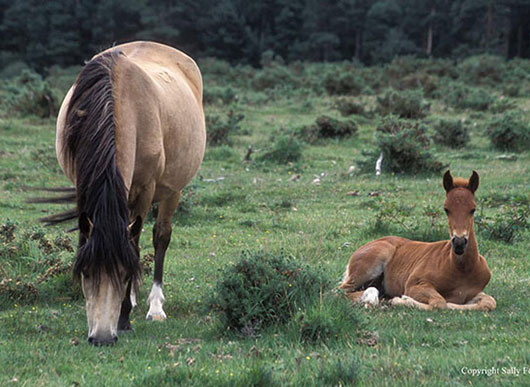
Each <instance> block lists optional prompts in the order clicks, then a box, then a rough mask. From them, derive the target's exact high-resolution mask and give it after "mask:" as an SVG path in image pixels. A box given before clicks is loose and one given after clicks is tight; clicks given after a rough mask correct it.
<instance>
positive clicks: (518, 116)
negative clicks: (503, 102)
mask: <svg viewBox="0 0 530 387" xmlns="http://www.w3.org/2000/svg"><path fill="white" fill-rule="evenodd" d="M486 133H487V135H488V136H489V138H490V140H491V143H492V144H493V146H494V147H495V148H497V149H500V150H510V151H522V150H525V149H528V148H529V147H530V122H529V119H528V117H527V115H526V114H524V113H523V112H521V111H519V110H514V111H509V112H507V113H505V114H503V115H500V116H497V117H494V118H492V119H491V120H490V121H489V122H488V123H487V127H486Z"/></svg>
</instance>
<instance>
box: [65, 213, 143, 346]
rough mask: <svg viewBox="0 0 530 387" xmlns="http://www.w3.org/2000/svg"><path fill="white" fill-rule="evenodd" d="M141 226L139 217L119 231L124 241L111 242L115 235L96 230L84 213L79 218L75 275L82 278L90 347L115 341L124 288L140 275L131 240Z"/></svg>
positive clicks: (134, 247) (135, 250) (124, 293)
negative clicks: (123, 235)
mask: <svg viewBox="0 0 530 387" xmlns="http://www.w3.org/2000/svg"><path fill="white" fill-rule="evenodd" d="M141 227H142V221H141V218H140V217H138V218H137V219H136V221H135V222H134V223H132V224H131V225H130V226H129V227H128V228H127V230H122V232H123V234H126V238H118V240H113V239H115V238H113V237H114V235H109V234H108V233H105V232H104V231H102V230H100V229H98V226H97V224H96V225H94V224H93V223H92V221H91V220H90V219H89V217H88V216H87V215H86V213H82V214H81V215H80V217H79V231H80V236H79V249H78V252H77V258H76V263H75V266H74V275H75V276H76V277H78V278H80V279H81V286H82V288H83V294H84V296H85V300H86V313H87V320H88V342H89V343H90V344H93V345H108V344H114V343H115V342H116V341H117V340H118V335H117V326H118V319H119V316H120V310H121V304H122V301H123V300H124V297H125V295H126V290H127V286H129V285H130V284H131V282H135V281H136V280H137V278H138V275H139V269H138V260H139V251H138V247H137V246H136V243H135V242H134V238H135V236H138V235H139V233H140V231H141ZM119 239H122V240H125V241H126V242H125V243H124V242H123V241H122V242H120V240H119ZM103 241H105V242H106V243H105V242H103ZM109 246H112V247H111V248H109ZM109 250H110V251H109Z"/></svg>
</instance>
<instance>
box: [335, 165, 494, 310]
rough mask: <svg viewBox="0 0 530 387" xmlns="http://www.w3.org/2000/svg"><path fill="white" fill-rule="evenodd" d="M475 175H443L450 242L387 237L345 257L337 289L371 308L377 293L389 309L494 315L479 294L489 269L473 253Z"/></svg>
mask: <svg viewBox="0 0 530 387" xmlns="http://www.w3.org/2000/svg"><path fill="white" fill-rule="evenodd" d="M478 185H479V176H478V174H477V172H475V171H473V174H472V175H471V177H470V178H469V179H468V180H466V179H462V178H456V179H453V177H452V176H451V173H450V172H449V171H447V172H446V173H445V174H444V176H443V187H444V188H445V191H446V199H445V206H444V209H445V212H446V214H447V217H448V222H449V234H450V237H451V239H450V240H448V241H440V242H434V243H426V242H417V241H411V240H409V239H405V238H400V237H395V236H387V237H384V238H380V239H377V240H375V241H372V242H369V243H367V244H365V245H364V246H362V247H360V248H359V249H358V250H357V251H355V252H354V253H353V255H352V256H351V258H350V260H349V262H348V265H347V267H346V273H345V275H344V280H343V282H342V284H341V285H340V288H342V289H344V290H345V291H346V294H347V296H348V298H350V299H351V300H352V301H359V302H364V303H366V304H377V303H378V301H379V298H378V296H379V293H380V292H381V293H382V294H383V295H384V296H386V297H389V298H390V297H393V299H392V304H393V305H408V306H412V307H416V308H419V309H424V310H430V309H445V308H447V309H474V310H487V311H489V310H494V309H495V306H496V303H495V299H494V298H493V297H491V296H489V295H487V294H485V293H484V292H483V289H484V287H485V286H486V285H487V284H488V282H489V280H490V276H491V274H490V270H489V268H488V264H487V263H486V260H485V259H484V257H483V256H482V255H480V254H479V252H478V246H477V241H476V239H475V232H474V230H473V214H474V212H475V207H476V204H475V191H476V190H477V188H478Z"/></svg>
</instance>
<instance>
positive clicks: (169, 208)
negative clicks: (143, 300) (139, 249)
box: [146, 192, 180, 320]
mask: <svg viewBox="0 0 530 387" xmlns="http://www.w3.org/2000/svg"><path fill="white" fill-rule="evenodd" d="M179 200H180V192H179V193H177V194H175V195H173V196H171V197H170V198H168V199H166V200H163V201H161V202H160V205H159V207H158V217H157V218H156V224H155V226H154V227H153V245H154V247H155V274H154V277H153V287H152V288H151V293H149V298H148V300H147V302H148V303H149V312H147V316H146V319H147V320H165V319H166V313H165V312H164V310H163V309H162V306H163V305H164V301H165V298H164V294H163V293H162V276H163V273H164V257H165V255H166V250H167V247H168V246H169V242H170V240H171V231H172V228H171V220H172V217H173V213H174V212H175V210H176V209H177V206H178V203H179Z"/></svg>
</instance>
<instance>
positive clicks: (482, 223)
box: [475, 205, 530, 243]
mask: <svg viewBox="0 0 530 387" xmlns="http://www.w3.org/2000/svg"><path fill="white" fill-rule="evenodd" d="M529 218H530V206H528V205H513V206H510V207H503V210H502V211H501V212H500V213H498V214H497V215H495V216H493V217H485V216H477V217H476V219H475V221H476V223H477V227H478V230H479V232H480V233H481V235H483V236H484V237H485V238H488V239H492V240H497V241H502V242H504V243H513V242H514V241H515V240H516V239H517V237H518V236H519V235H520V233H521V232H522V231H524V230H528V228H529V227H530V222H529Z"/></svg>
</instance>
